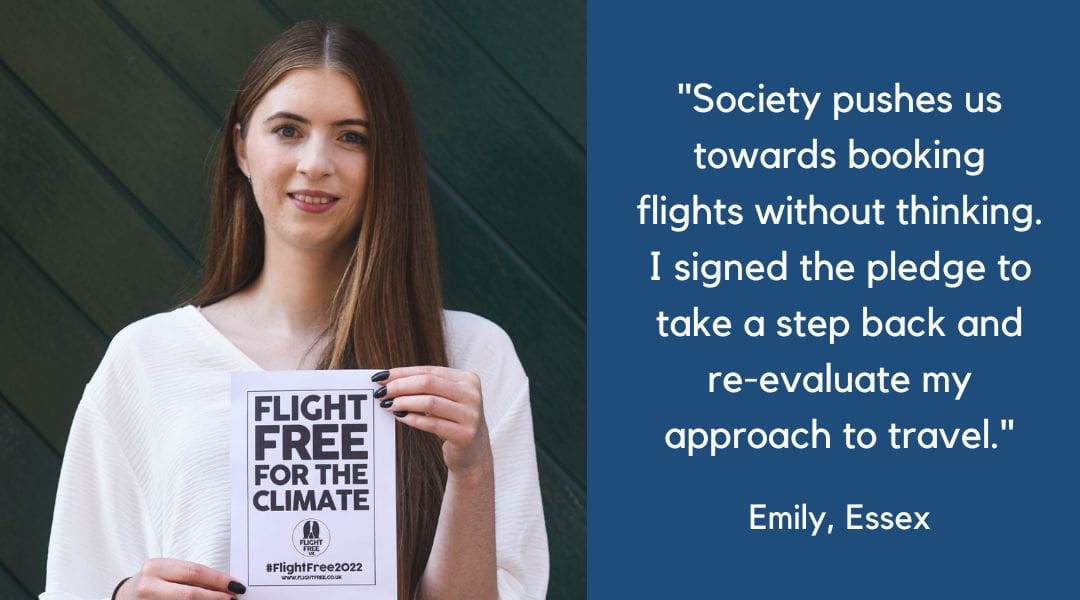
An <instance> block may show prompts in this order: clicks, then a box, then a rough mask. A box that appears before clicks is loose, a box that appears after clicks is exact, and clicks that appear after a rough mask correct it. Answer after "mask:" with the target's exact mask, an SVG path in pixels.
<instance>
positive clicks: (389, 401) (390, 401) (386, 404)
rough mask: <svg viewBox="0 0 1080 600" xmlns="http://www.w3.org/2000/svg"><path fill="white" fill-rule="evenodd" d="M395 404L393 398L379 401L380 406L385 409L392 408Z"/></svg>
mask: <svg viewBox="0 0 1080 600" xmlns="http://www.w3.org/2000/svg"><path fill="white" fill-rule="evenodd" d="M393 403H394V399H393V398H387V399H386V400H379V406H381V407H383V408H390V405H391V404H393Z"/></svg>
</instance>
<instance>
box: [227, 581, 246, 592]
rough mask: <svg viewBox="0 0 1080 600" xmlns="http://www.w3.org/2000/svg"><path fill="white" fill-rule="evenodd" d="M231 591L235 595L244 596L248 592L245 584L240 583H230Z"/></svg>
mask: <svg viewBox="0 0 1080 600" xmlns="http://www.w3.org/2000/svg"><path fill="white" fill-rule="evenodd" d="M229 591H230V592H232V593H234V594H243V593H244V592H246V591H247V588H246V587H244V584H242V583H240V582H239V581H230V582H229Z"/></svg>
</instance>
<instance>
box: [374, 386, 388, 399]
mask: <svg viewBox="0 0 1080 600" xmlns="http://www.w3.org/2000/svg"><path fill="white" fill-rule="evenodd" d="M385 395H386V386H383V387H381V388H379V389H377V390H375V397H376V398H382V397H383V396H385Z"/></svg>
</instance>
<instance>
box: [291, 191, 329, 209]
mask: <svg viewBox="0 0 1080 600" xmlns="http://www.w3.org/2000/svg"><path fill="white" fill-rule="evenodd" d="M288 196H289V198H290V199H291V200H292V201H293V204H294V205H296V207H297V208H299V209H300V210H303V211H305V212H326V211H328V210H330V209H331V208H332V207H333V206H334V205H335V204H337V202H338V200H340V198H327V197H325V196H306V195H304V194H288Z"/></svg>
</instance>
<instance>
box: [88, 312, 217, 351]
mask: <svg viewBox="0 0 1080 600" xmlns="http://www.w3.org/2000/svg"><path fill="white" fill-rule="evenodd" d="M195 310H197V309H196V308H195V307H194V306H192V305H190V304H186V305H184V306H181V307H178V308H174V309H172V310H168V311H163V312H159V313H154V314H151V315H148V316H145V317H142V318H139V319H136V320H135V321H132V322H131V323H128V324H127V325H125V326H124V327H123V328H122V329H120V331H118V332H116V335H114V336H113V339H112V341H111V342H110V343H109V350H110V351H115V352H125V353H127V352H138V351H140V350H145V349H146V348H147V346H161V345H172V344H175V343H177V342H178V341H183V340H190V339H191V338H190V327H191V325H192V322H191V317H192V314H191V313H192V311H195Z"/></svg>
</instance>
